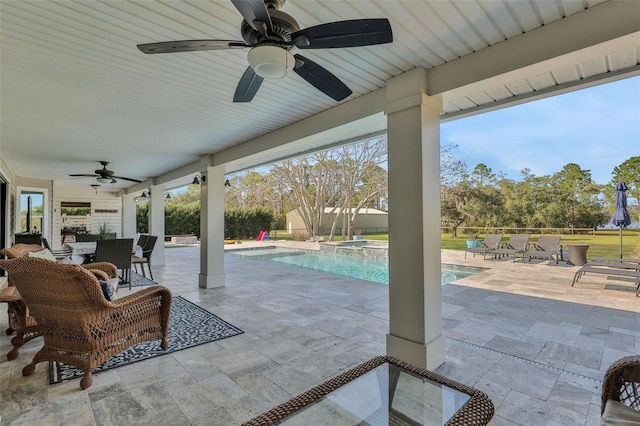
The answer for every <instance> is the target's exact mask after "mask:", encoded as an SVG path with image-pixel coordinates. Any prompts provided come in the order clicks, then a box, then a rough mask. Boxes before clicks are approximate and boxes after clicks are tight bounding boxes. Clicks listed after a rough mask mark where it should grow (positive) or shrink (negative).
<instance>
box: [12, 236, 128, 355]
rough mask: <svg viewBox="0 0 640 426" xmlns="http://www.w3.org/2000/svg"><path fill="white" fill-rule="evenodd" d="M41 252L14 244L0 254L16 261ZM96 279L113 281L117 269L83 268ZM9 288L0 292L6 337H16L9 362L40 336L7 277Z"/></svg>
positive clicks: (37, 247) (103, 266)
mask: <svg viewBox="0 0 640 426" xmlns="http://www.w3.org/2000/svg"><path fill="white" fill-rule="evenodd" d="M41 250H43V247H42V246H40V245H37V244H16V245H14V246H12V247H7V248H4V249H2V250H0V253H1V254H3V255H5V256H6V257H7V258H8V259H17V258H20V257H27V256H28V254H29V252H37V251H41ZM84 267H85V268H86V269H87V270H88V271H89V272H91V273H92V274H93V275H95V277H96V278H98V279H99V280H103V281H114V278H115V279H116V291H117V277H118V268H116V267H115V266H114V265H112V264H111V263H107V262H101V263H93V264H91V265H88V266H84ZM8 281H9V286H8V287H6V288H4V289H2V291H0V303H6V304H7V315H8V317H9V328H8V329H7V330H6V333H7V335H9V336H10V335H12V334H13V333H14V332H15V333H16V335H15V336H14V337H13V338H12V339H11V344H12V345H13V348H12V349H11V350H10V351H9V352H8V353H7V359H8V360H9V361H11V360H13V359H16V358H17V357H18V355H19V354H20V352H19V349H20V347H21V346H23V345H24V344H25V343H27V342H28V341H30V340H31V339H35V338H36V337H39V336H41V335H42V333H41V331H40V327H38V323H37V322H36V320H35V318H34V317H33V316H31V315H30V313H29V309H28V308H27V307H26V306H25V304H24V302H23V301H22V298H21V297H20V293H19V292H18V291H17V290H16V288H15V287H14V286H13V280H12V277H9V280H8Z"/></svg>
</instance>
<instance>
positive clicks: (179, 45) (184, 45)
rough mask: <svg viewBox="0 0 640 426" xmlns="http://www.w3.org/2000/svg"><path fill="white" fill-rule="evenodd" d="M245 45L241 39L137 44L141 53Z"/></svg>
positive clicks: (232, 47)
mask: <svg viewBox="0 0 640 426" xmlns="http://www.w3.org/2000/svg"><path fill="white" fill-rule="evenodd" d="M243 47H247V45H246V44H245V43H244V42H243V41H237V40H181V41H161V42H158V43H146V44H139V45H138V49H140V51H141V52H143V53H147V54H150V53H175V52H197V51H200V50H223V49H242V48H243Z"/></svg>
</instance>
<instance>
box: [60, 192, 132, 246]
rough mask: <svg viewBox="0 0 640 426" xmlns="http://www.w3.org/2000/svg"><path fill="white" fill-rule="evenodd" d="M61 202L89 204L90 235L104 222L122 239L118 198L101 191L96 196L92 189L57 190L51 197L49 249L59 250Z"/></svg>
mask: <svg viewBox="0 0 640 426" xmlns="http://www.w3.org/2000/svg"><path fill="white" fill-rule="evenodd" d="M63 201H66V202H73V201H80V202H85V203H91V225H90V226H89V228H88V231H89V232H90V233H92V234H95V233H96V232H97V229H98V226H100V224H102V223H103V222H105V223H107V224H108V225H109V226H110V227H111V228H112V229H113V232H115V233H116V235H117V236H118V238H121V237H122V221H121V216H122V199H121V198H120V197H118V196H115V195H113V194H111V193H109V192H102V191H98V193H97V194H96V193H95V191H94V190H93V189H92V188H88V189H87V190H84V189H82V190H69V189H58V190H54V196H53V215H52V222H53V235H52V239H51V247H52V248H53V249H57V248H59V247H60V243H61V241H62V235H61V234H60V230H61V229H62V227H63V223H62V216H61V214H60V205H61V203H62V202H63ZM96 210H98V211H96ZM99 210H114V211H115V213H105V212H100V211H99Z"/></svg>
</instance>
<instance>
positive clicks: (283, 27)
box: [240, 9, 300, 46]
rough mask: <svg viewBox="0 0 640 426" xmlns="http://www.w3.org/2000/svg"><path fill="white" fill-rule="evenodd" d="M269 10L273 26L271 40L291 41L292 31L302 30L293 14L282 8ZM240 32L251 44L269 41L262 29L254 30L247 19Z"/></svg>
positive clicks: (245, 40)
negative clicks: (261, 31)
mask: <svg viewBox="0 0 640 426" xmlns="http://www.w3.org/2000/svg"><path fill="white" fill-rule="evenodd" d="M268 11H269V16H270V17H271V23H272V26H273V33H272V34H269V35H270V36H272V39H271V40H270V41H275V42H277V41H278V39H280V41H282V42H285V43H290V42H291V33H295V32H296V31H300V26H299V25H298V22H297V21H296V20H295V19H294V18H293V16H291V15H289V14H288V13H285V12H282V11H280V10H275V9H268ZM240 34H242V39H243V40H244V42H245V43H247V44H248V45H249V46H254V45H256V44H259V43H262V42H264V41H267V40H266V39H265V38H264V36H263V35H262V34H261V33H260V31H256V30H254V29H253V28H252V27H251V25H249V23H248V22H247V21H246V20H245V19H243V20H242V24H241V25H240Z"/></svg>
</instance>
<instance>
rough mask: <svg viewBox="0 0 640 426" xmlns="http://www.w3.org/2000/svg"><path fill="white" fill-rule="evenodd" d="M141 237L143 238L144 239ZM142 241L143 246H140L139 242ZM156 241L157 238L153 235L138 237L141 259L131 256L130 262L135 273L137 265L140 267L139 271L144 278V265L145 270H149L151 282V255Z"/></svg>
mask: <svg viewBox="0 0 640 426" xmlns="http://www.w3.org/2000/svg"><path fill="white" fill-rule="evenodd" d="M142 237H145V238H144V239H143V238H142ZM141 239H143V242H144V245H143V244H140V240H141ZM156 241H158V237H157V236H154V235H140V238H139V239H138V245H140V246H141V247H142V257H138V256H133V257H132V258H131V261H132V263H133V266H134V268H135V269H136V272H138V265H140V269H142V276H143V277H145V278H146V275H145V273H144V265H145V263H146V264H147V268H149V276H150V277H151V279H152V280H153V272H151V254H152V253H153V248H154V247H155V245H156Z"/></svg>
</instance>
